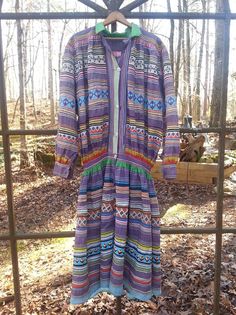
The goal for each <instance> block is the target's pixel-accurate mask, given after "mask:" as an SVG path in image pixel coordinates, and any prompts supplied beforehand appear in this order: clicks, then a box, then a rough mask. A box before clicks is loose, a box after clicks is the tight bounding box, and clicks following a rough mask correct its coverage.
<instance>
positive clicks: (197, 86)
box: [193, 0, 206, 121]
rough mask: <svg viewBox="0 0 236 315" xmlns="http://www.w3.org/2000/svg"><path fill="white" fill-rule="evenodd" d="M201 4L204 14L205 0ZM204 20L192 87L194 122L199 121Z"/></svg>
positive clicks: (204, 21)
mask: <svg viewBox="0 0 236 315" xmlns="http://www.w3.org/2000/svg"><path fill="white" fill-rule="evenodd" d="M201 2H202V12H206V0H201ZM205 29H206V20H203V21H202V31H201V41H200V48H199V59H198V65H197V74H196V78H195V87H194V112H193V114H194V120H197V121H199V120H200V119H201V96H200V87H201V70H202V59H203V49H204V38H205Z"/></svg>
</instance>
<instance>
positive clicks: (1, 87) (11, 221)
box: [0, 23, 22, 315]
mask: <svg viewBox="0 0 236 315" xmlns="http://www.w3.org/2000/svg"><path fill="white" fill-rule="evenodd" d="M0 95H1V97H0V108H1V122H2V128H3V130H6V131H7V130H8V116H7V99H6V87H5V78H4V63H3V43H2V25H1V23H0ZM2 141H3V152H4V163H5V178H6V188H7V209H8V210H7V211H8V225H9V233H10V247H11V262H12V272H13V283H14V295H15V307H16V314H17V315H21V314H22V312H21V295H20V277H19V265H18V254H17V241H16V239H15V238H14V236H15V230H16V228H15V217H14V207H13V186H12V175H11V155H10V141H9V135H7V134H6V133H4V134H3V135H2Z"/></svg>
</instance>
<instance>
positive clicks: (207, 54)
mask: <svg viewBox="0 0 236 315" xmlns="http://www.w3.org/2000/svg"><path fill="white" fill-rule="evenodd" d="M209 12H210V2H209V1H208V2H207V13H209ZM209 63H210V60H209V20H207V22H206V61H205V67H206V72H205V80H204V81H205V82H204V103H203V118H204V119H205V120H206V119H207V113H208V104H209V102H208V100H209V98H208V79H209Z"/></svg>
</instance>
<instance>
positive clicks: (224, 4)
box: [210, 0, 230, 127]
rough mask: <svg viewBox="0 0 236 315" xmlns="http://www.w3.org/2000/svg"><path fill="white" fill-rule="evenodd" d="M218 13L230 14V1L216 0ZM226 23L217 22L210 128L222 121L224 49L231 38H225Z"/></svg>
mask: <svg viewBox="0 0 236 315" xmlns="http://www.w3.org/2000/svg"><path fill="white" fill-rule="evenodd" d="M216 12H226V13H227V12H230V6H229V1H228V0H216ZM224 23H225V21H222V20H216V21H215V60H214V77H213V86H212V98H211V115H210V126H212V127H217V126H219V121H220V110H221V108H220V103H221V89H222V86H221V85H222V80H221V78H222V74H223V47H224V43H225V42H226V41H229V38H224V32H223V31H222V30H223V29H224Z"/></svg>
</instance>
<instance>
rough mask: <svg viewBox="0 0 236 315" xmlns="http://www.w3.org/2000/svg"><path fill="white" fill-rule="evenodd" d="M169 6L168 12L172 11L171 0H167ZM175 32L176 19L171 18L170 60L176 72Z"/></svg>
mask: <svg viewBox="0 0 236 315" xmlns="http://www.w3.org/2000/svg"><path fill="white" fill-rule="evenodd" d="M167 8H168V12H169V13H171V12H172V11H171V5H170V0H167ZM174 32H175V22H174V20H170V62H171V66H172V70H173V72H174Z"/></svg>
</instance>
